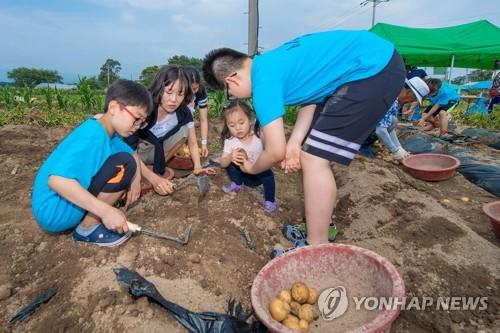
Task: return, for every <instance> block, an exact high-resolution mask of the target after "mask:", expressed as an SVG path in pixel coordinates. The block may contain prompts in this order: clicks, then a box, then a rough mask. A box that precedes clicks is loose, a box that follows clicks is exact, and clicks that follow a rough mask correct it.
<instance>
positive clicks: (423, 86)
mask: <svg viewBox="0 0 500 333" xmlns="http://www.w3.org/2000/svg"><path fill="white" fill-rule="evenodd" d="M429 91H430V89H429V86H428V85H427V83H425V81H424V80H422V79H421V78H419V77H418V76H415V77H412V78H411V79H409V80H408V79H406V80H405V85H404V87H403V89H402V90H401V92H400V93H399V95H398V98H396V100H395V101H394V104H392V106H391V108H390V109H389V111H387V113H386V114H385V116H384V117H383V118H382V119H381V120H380V121H379V123H378V124H377V127H376V128H375V133H376V134H377V137H378V139H379V141H380V142H382V143H383V144H384V146H385V147H386V148H387V150H389V152H390V153H391V154H392V156H393V157H394V158H395V159H396V160H398V161H401V160H403V159H404V158H405V157H407V156H408V155H410V153H408V152H407V151H406V150H405V149H404V148H403V147H402V146H401V143H399V140H398V136H397V134H396V126H397V118H396V116H397V114H398V111H399V109H400V107H401V105H403V104H406V103H413V102H417V103H418V104H422V99H423V98H424V97H425V96H427V95H428V94H429Z"/></svg>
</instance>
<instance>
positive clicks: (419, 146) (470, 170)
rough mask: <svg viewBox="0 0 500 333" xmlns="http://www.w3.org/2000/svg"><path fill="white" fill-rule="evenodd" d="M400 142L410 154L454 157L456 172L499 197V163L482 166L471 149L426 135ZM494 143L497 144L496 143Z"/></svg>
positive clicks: (401, 138)
mask: <svg viewBox="0 0 500 333" xmlns="http://www.w3.org/2000/svg"><path fill="white" fill-rule="evenodd" d="M486 132H488V131H486ZM482 133H483V134H486V136H487V137H489V138H491V139H493V136H488V134H487V133H485V132H482ZM490 133H491V132H490ZM472 134H475V135H472ZM493 134H494V133H493ZM462 135H465V136H469V135H470V136H471V137H477V136H478V133H477V132H469V133H465V131H464V133H462ZM497 139H498V137H497ZM400 141H401V144H402V146H403V147H404V148H405V149H406V150H407V151H409V152H411V153H412V154H423V153H438V154H447V155H450V156H453V157H456V158H457V159H459V160H460V167H459V168H458V170H457V171H458V172H460V173H461V174H462V175H463V176H464V177H465V178H466V179H467V180H469V181H470V182H472V183H474V184H476V185H477V186H479V187H482V188H483V189H485V190H486V191H488V192H490V193H492V194H494V195H495V196H497V197H500V161H498V163H494V164H484V163H482V162H480V161H478V159H477V158H476V157H475V156H474V151H472V150H471V149H467V148H465V147H460V146H458V145H453V144H450V143H449V142H447V141H444V140H441V139H439V138H436V137H433V136H430V135H426V134H420V133H418V134H413V135H411V136H405V135H403V136H401V137H400ZM491 143H494V141H493V140H491ZM496 143H497V144H498V142H496Z"/></svg>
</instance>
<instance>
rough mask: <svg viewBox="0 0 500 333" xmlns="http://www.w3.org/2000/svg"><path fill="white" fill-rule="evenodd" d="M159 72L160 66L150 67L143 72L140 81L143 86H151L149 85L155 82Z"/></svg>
mask: <svg viewBox="0 0 500 333" xmlns="http://www.w3.org/2000/svg"><path fill="white" fill-rule="evenodd" d="M159 70H160V66H157V65H154V66H148V67H146V68H144V69H143V70H142V72H141V76H140V77H139V80H140V81H141V83H142V84H143V85H145V86H149V84H150V83H151V82H153V79H154V78H155V75H156V73H158V71H159Z"/></svg>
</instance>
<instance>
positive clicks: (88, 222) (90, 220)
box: [80, 191, 124, 228]
mask: <svg viewBox="0 0 500 333" xmlns="http://www.w3.org/2000/svg"><path fill="white" fill-rule="evenodd" d="M123 192H124V191H119V192H115V193H104V192H101V193H99V194H98V195H97V199H99V200H101V201H104V202H105V203H107V204H109V205H111V206H112V205H114V204H115V202H116V201H118V199H120V198H121V197H122V195H123ZM99 223H101V219H100V218H99V217H98V216H96V215H94V214H92V213H89V212H87V214H85V216H84V218H83V219H82V221H81V222H80V226H81V227H83V228H90V227H93V226H95V225H97V224H99Z"/></svg>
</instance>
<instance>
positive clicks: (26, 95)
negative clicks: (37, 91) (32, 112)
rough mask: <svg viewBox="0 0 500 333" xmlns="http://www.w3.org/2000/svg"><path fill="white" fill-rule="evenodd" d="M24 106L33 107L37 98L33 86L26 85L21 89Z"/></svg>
mask: <svg viewBox="0 0 500 333" xmlns="http://www.w3.org/2000/svg"><path fill="white" fill-rule="evenodd" d="M21 94H22V97H23V103H24V107H26V108H31V107H32V106H33V102H34V101H35V98H34V97H33V88H30V87H25V88H22V89H21Z"/></svg>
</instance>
